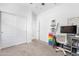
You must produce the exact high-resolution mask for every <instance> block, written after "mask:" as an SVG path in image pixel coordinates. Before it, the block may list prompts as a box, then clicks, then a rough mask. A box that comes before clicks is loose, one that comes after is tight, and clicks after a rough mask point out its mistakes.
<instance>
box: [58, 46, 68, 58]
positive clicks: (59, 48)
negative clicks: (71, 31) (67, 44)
mask: <svg viewBox="0 0 79 59" xmlns="http://www.w3.org/2000/svg"><path fill="white" fill-rule="evenodd" d="M56 51H62V52H63V53H64V56H66V55H67V54H66V52H65V49H63V48H61V47H58V49H56Z"/></svg>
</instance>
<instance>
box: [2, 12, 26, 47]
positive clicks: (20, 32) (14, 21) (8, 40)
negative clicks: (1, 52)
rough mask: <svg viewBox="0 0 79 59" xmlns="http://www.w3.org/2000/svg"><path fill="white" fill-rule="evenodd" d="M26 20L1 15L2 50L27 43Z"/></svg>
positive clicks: (4, 14) (5, 14) (9, 15)
mask: <svg viewBox="0 0 79 59" xmlns="http://www.w3.org/2000/svg"><path fill="white" fill-rule="evenodd" d="M25 26H26V20H25V18H21V17H18V16H15V15H11V14H7V13H1V32H2V34H1V41H2V44H1V45H2V48H5V47H10V46H14V45H18V44H21V43H25V42H26V27H25Z"/></svg>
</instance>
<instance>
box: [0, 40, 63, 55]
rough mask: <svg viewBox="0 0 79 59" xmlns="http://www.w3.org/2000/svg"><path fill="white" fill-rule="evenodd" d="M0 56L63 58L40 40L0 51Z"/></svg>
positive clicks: (60, 53)
mask: <svg viewBox="0 0 79 59" xmlns="http://www.w3.org/2000/svg"><path fill="white" fill-rule="evenodd" d="M0 56H63V53H62V52H61V51H60V52H56V51H55V49H53V48H52V47H51V46H48V45H47V43H45V42H43V41H40V40H33V41H32V42H31V43H28V44H27V43H24V44H21V45H17V46H12V47H9V48H4V49H2V50H0Z"/></svg>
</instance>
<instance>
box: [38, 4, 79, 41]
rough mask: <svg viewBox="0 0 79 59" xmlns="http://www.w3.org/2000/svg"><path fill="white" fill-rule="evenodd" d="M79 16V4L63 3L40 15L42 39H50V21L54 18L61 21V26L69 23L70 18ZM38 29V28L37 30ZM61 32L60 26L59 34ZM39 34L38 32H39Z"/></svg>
mask: <svg viewBox="0 0 79 59" xmlns="http://www.w3.org/2000/svg"><path fill="white" fill-rule="evenodd" d="M78 16H79V4H74V3H73V4H61V5H59V6H56V7H54V8H51V9H50V10H48V11H46V12H43V13H42V14H40V15H38V17H37V19H38V22H40V40H42V41H46V42H47V41H48V38H47V37H48V36H47V35H48V33H49V32H50V23H51V20H52V19H53V18H55V19H56V21H57V22H58V23H59V26H64V25H67V22H68V18H71V17H78ZM38 26H39V25H38ZM37 31H38V30H37ZM58 33H60V27H59V29H58V31H57V34H58ZM37 35H38V33H37Z"/></svg>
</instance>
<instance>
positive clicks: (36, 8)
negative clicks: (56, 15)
mask: <svg viewBox="0 0 79 59" xmlns="http://www.w3.org/2000/svg"><path fill="white" fill-rule="evenodd" d="M57 5H60V3H0V10H3V11H7V12H12V13H15V14H18V15H26V13H27V12H28V8H30V9H31V10H32V11H33V12H34V13H35V14H37V15H39V14H40V13H42V12H44V11H46V10H49V9H51V8H54V7H55V6H57Z"/></svg>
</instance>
